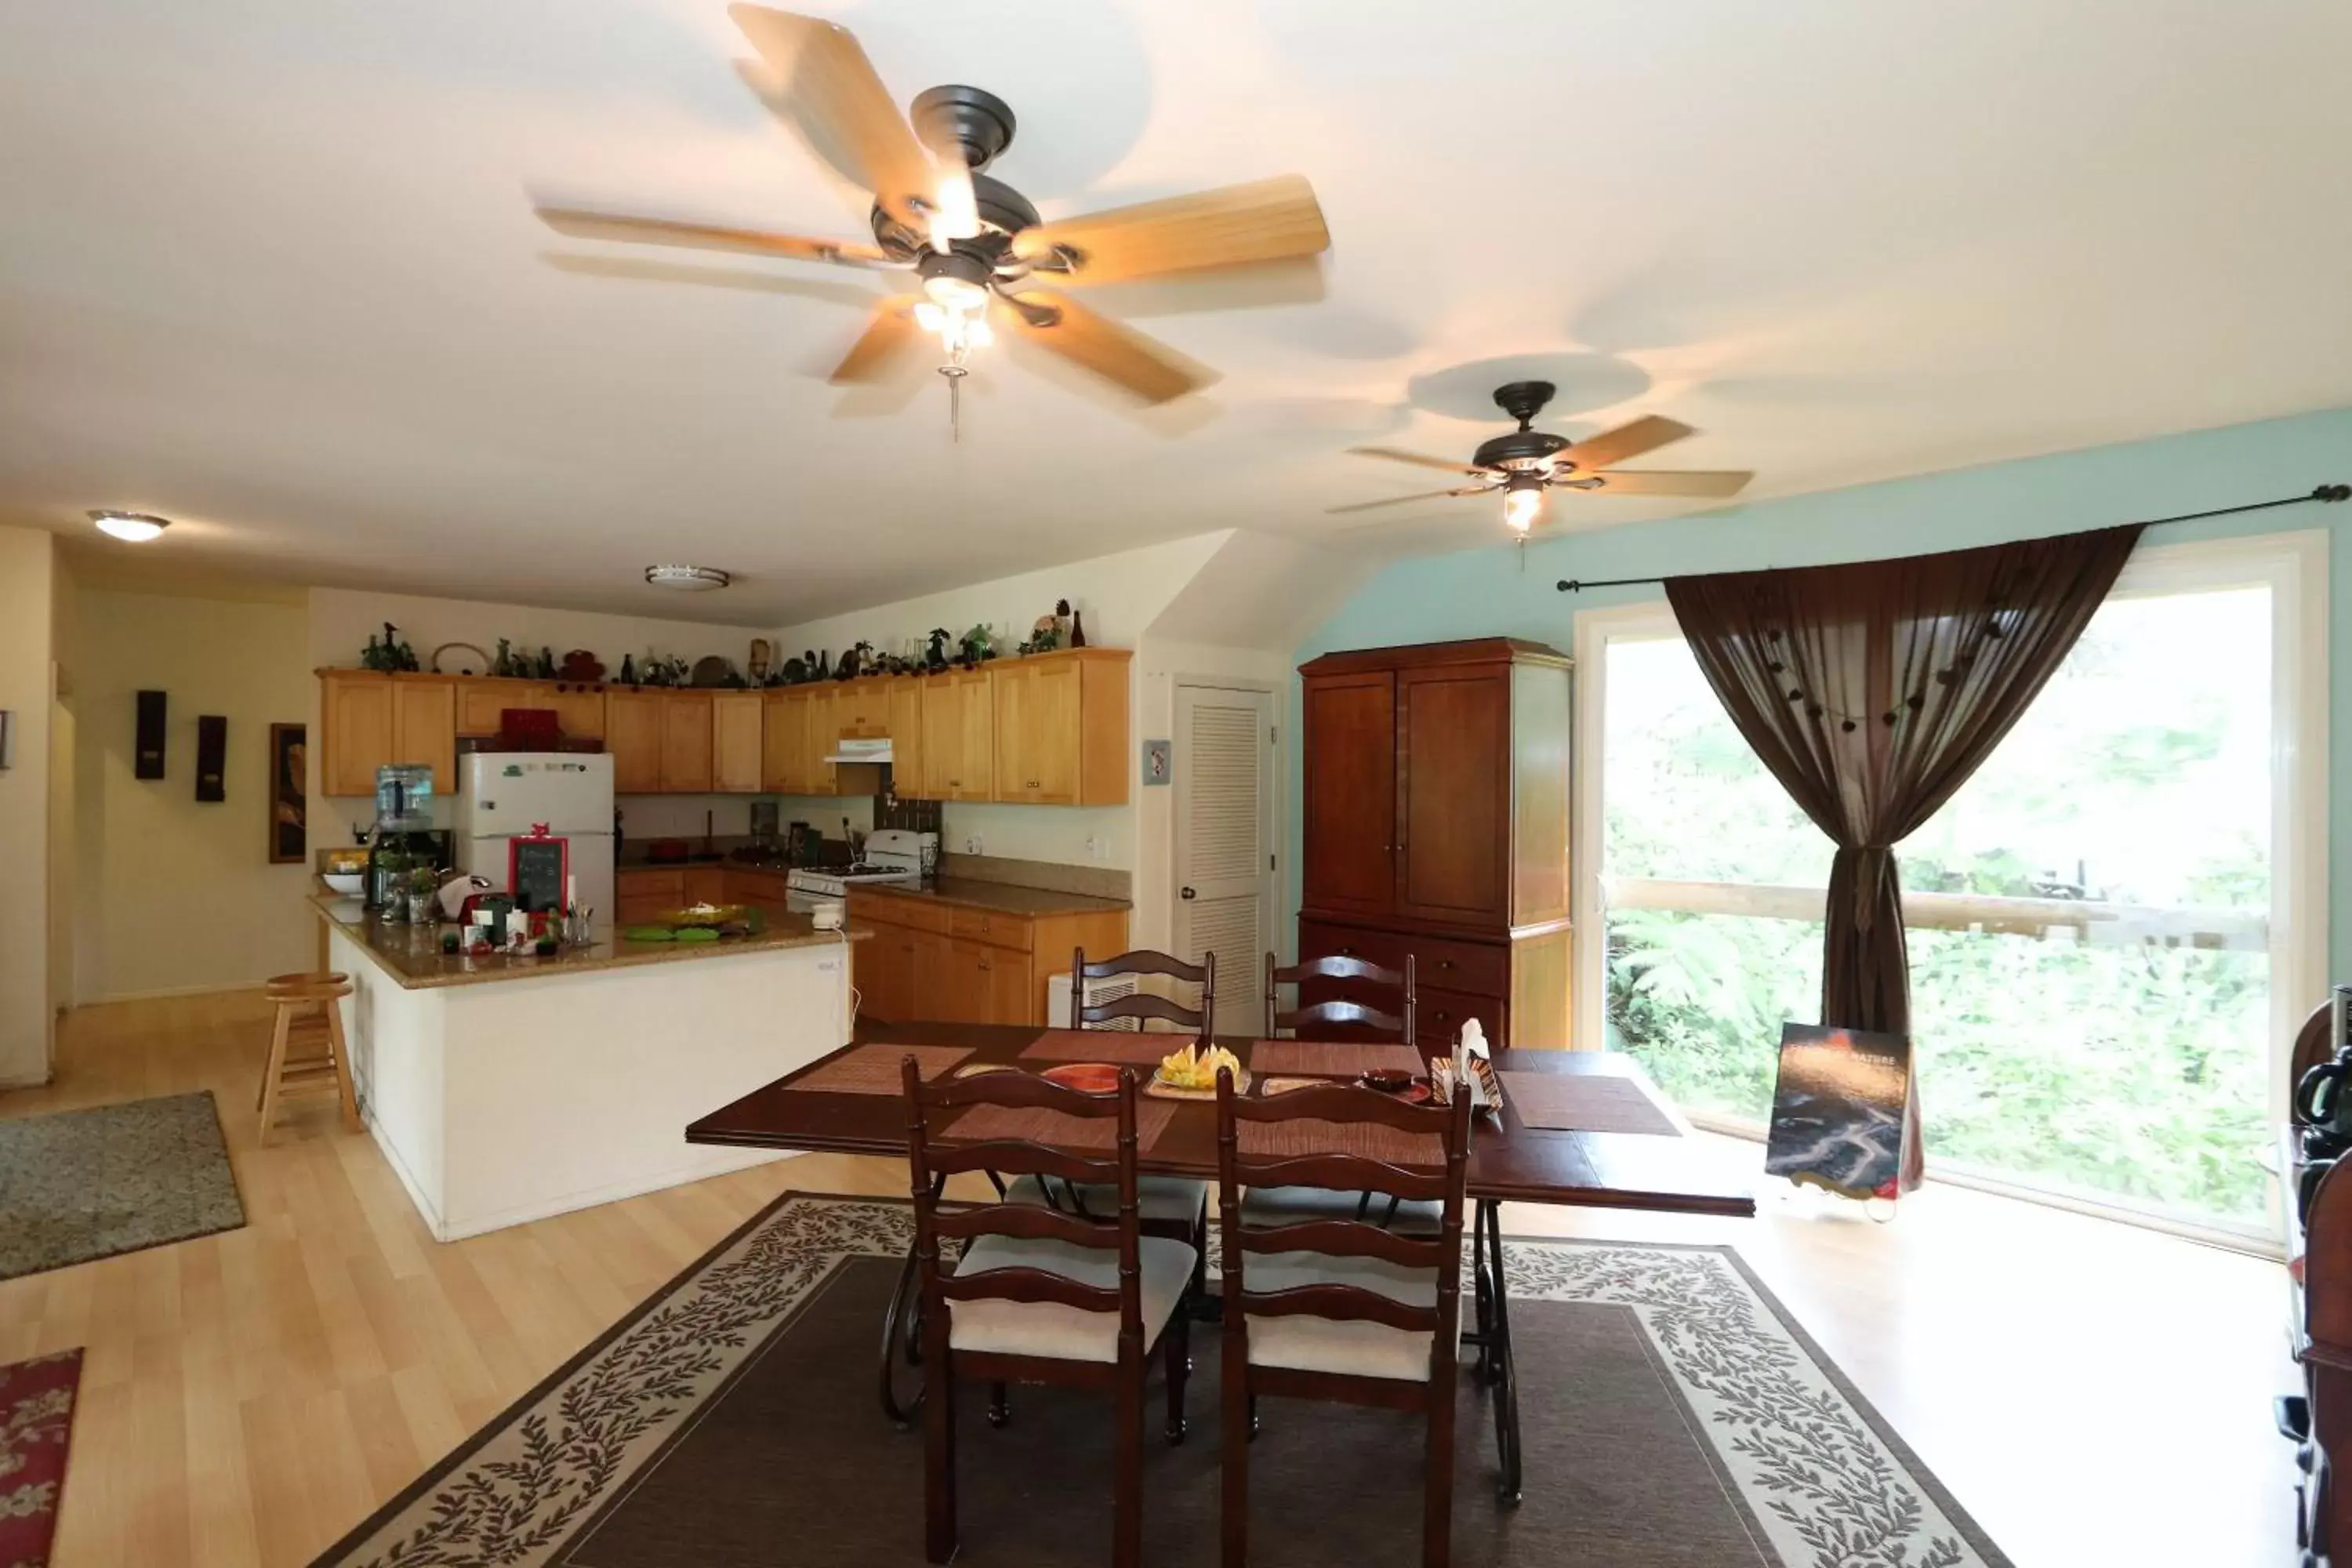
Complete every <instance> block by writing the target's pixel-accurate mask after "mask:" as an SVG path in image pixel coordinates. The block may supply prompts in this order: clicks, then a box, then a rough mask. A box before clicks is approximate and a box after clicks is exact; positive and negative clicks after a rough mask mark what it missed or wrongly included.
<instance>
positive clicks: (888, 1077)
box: [784, 1044, 971, 1094]
mask: <svg viewBox="0 0 2352 1568" xmlns="http://www.w3.org/2000/svg"><path fill="white" fill-rule="evenodd" d="M970 1055H971V1047H970V1046H892V1045H880V1044H877V1045H871V1046H860V1047H857V1048H856V1050H854V1051H848V1052H845V1053H844V1054H843V1055H841V1056H838V1057H835V1058H834V1059H833V1060H831V1061H829V1062H827V1063H825V1064H824V1066H823V1067H821V1068H817V1069H816V1070H815V1071H814V1072H813V1073H811V1074H809V1075H808V1076H807V1077H806V1078H803V1079H795V1080H794V1081H793V1082H791V1083H788V1084H786V1085H784V1088H785V1089H788V1090H790V1089H815V1090H818V1091H820V1092H823V1093H825V1094H897V1093H898V1092H899V1091H900V1090H901V1089H904V1088H905V1087H906V1085H905V1083H904V1081H903V1080H902V1078H901V1075H900V1072H899V1068H898V1064H899V1062H900V1061H902V1060H903V1059H905V1058H908V1057H912V1058H915V1062H916V1065H917V1066H918V1067H919V1068H920V1069H921V1071H922V1074H923V1077H924V1079H926V1080H929V1079H935V1078H937V1077H939V1076H940V1074H941V1073H943V1072H945V1071H947V1070H948V1068H951V1067H953V1066H955V1065H956V1063H958V1062H960V1061H961V1060H963V1058H966V1057H968V1056H970Z"/></svg>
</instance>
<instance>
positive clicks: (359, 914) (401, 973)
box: [310, 893, 874, 991]
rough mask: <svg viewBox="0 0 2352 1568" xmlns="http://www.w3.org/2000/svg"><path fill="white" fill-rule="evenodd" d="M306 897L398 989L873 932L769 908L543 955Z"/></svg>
mask: <svg viewBox="0 0 2352 1568" xmlns="http://www.w3.org/2000/svg"><path fill="white" fill-rule="evenodd" d="M310 902H311V903H312V904H313V905H315V906H316V907H317V909H318V910H319V914H320V918H321V919H323V920H326V921H330V922H331V923H332V924H333V925H334V926H335V927H336V928H337V929H338V930H340V931H341V932H342V933H343V935H344V936H345V937H346V938H348V939H349V940H350V941H352V942H354V943H355V944H357V945H358V946H359V947H360V948H361V949H362V951H363V952H366V953H367V955H368V956H369V957H370V958H372V959H373V960H374V961H375V963H376V967H378V968H379V969H382V970H383V972H384V973H386V974H388V975H390V976H391V977H392V978H393V980H394V981H395V982H396V983H397V984H399V985H400V987H401V988H402V989H403V990H404V991H423V990H429V989H432V988H434V987H436V986H444V985H481V984H489V983H491V982H495V981H501V980H541V979H551V978H553V977H556V976H559V975H567V974H586V973H592V972H593V971H596V970H603V969H631V968H635V967H636V966H637V965H639V964H646V963H695V962H698V961H700V960H703V959H717V958H733V957H736V956H738V955H739V954H742V953H751V952H782V950H784V949H786V948H793V947H830V946H836V945H838V944H840V943H841V942H844V941H848V942H862V941H864V940H865V939H866V938H867V937H869V936H871V935H873V934H874V933H873V932H872V931H866V930H865V929H863V928H861V927H855V926H853V927H851V928H850V929H848V930H847V931H819V930H817V929H816V928H815V927H814V925H812V924H811V923H810V922H809V919H808V917H807V916H806V915H775V916H772V917H771V918H770V921H769V925H768V929H767V930H766V931H763V932H761V934H760V935H758V936H750V937H740V938H735V939H732V940H730V941H726V942H626V941H623V940H620V939H618V938H617V937H616V936H615V934H614V931H613V930H612V928H611V927H609V926H599V927H598V928H597V931H596V940H595V941H594V942H591V943H590V944H589V945H588V946H586V947H570V948H565V949H563V950H562V952H558V953H555V954H554V955H553V956H551V957H548V958H541V957H539V956H537V955H536V954H532V955H529V956H515V955H510V954H508V953H471V954H469V953H445V952H442V951H441V931H440V929H439V928H431V927H425V926H412V925H386V924H384V923H383V921H378V920H376V919H374V918H373V917H372V916H370V915H369V914H368V913H367V911H366V909H365V907H364V906H363V905H362V903H361V902H360V900H357V899H346V898H340V897H337V896H335V895H332V894H325V893H320V894H313V895H311V898H310Z"/></svg>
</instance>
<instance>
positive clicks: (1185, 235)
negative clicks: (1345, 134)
mask: <svg viewBox="0 0 2352 1568" xmlns="http://www.w3.org/2000/svg"><path fill="white" fill-rule="evenodd" d="M1330 247H1331V232H1330V230H1329V229H1328V228H1326V227H1325V226H1324V225H1323V209H1322V207H1320V206H1319V205H1317V203H1316V200H1315V190H1314V187H1313V186H1311V185H1309V184H1307V181H1306V179H1305V177H1304V176H1302V175H1298V174H1282V175H1277V176H1276V178H1274V179H1271V180H1258V181H1255V182H1253V183H1251V184H1245V185H1225V186H1223V187H1222V188H1220V189H1217V190H1213V191H1201V192H1197V193H1195V194H1194V195H1189V196H1171V197H1170V198H1169V199H1168V200H1166V201H1159V202H1144V203H1141V204H1139V205H1136V206H1131V207H1115V208H1113V209H1112V210H1110V211H1109V212H1100V213H1088V214H1087V215H1085V216H1080V217H1070V218H1064V219H1062V220H1061V221H1060V222H1059V223H1049V224H1044V225H1041V226H1037V227H1035V228H1024V229H1023V230H1022V231H1021V232H1020V233H1019V234H1018V235H1015V236H1014V237H1013V255H1015V256H1017V257H1019V258H1022V259H1023V260H1025V261H1045V260H1048V259H1050V258H1053V257H1054V256H1055V254H1056V253H1057V252H1061V253H1066V255H1067V257H1068V259H1069V262H1070V271H1069V274H1068V277H1067V279H1066V281H1068V282H1070V283H1074V284H1076V283H1118V282H1124V281H1125V280H1127V279H1130V278H1156V277H1159V276H1160V275H1161V274H1163V273H1169V272H1190V271H1193V270H1196V269H1198V268H1207V267H1241V266H1246V265H1249V264H1251V263H1253V262H1261V261H1281V260H1285V259H1287V258H1292V257H1299V256H1313V255H1315V254H1317V253H1318V252H1319V251H1324V250H1328V249H1329V248H1330Z"/></svg>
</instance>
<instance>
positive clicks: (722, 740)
mask: <svg viewBox="0 0 2352 1568" xmlns="http://www.w3.org/2000/svg"><path fill="white" fill-rule="evenodd" d="M761 706H762V704H761V700H760V694H759V693H758V692H756V691H722V692H720V693H719V694H718V695H717V696H714V697H713V698H711V700H710V714H711V742H710V772H711V779H710V784H711V787H712V788H713V789H715V790H718V791H719V792H721V793H722V794H730V795H757V794H758V793H759V792H760V776H761V761H762V759H761Z"/></svg>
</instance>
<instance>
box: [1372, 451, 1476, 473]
mask: <svg viewBox="0 0 2352 1568" xmlns="http://www.w3.org/2000/svg"><path fill="white" fill-rule="evenodd" d="M1348 450H1349V452H1352V453H1353V454H1355V455H1356V456H1357V457H1359V458H1387V459H1388V460H1389V461H1390V462H1391V463H1417V464H1419V465H1420V466H1421V467H1423V468H1436V469H1438V470H1440V471H1441V472H1444V473H1448V474H1483V473H1485V472H1486V469H1484V468H1472V467H1470V466H1469V465H1468V464H1467V463H1457V462H1454V461H1452V460H1451V459H1449V458H1425V457H1423V456H1422V455H1421V454H1420V453H1419V452H1408V451H1406V450H1405V449H1404V448H1402V447H1349V448H1348Z"/></svg>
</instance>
